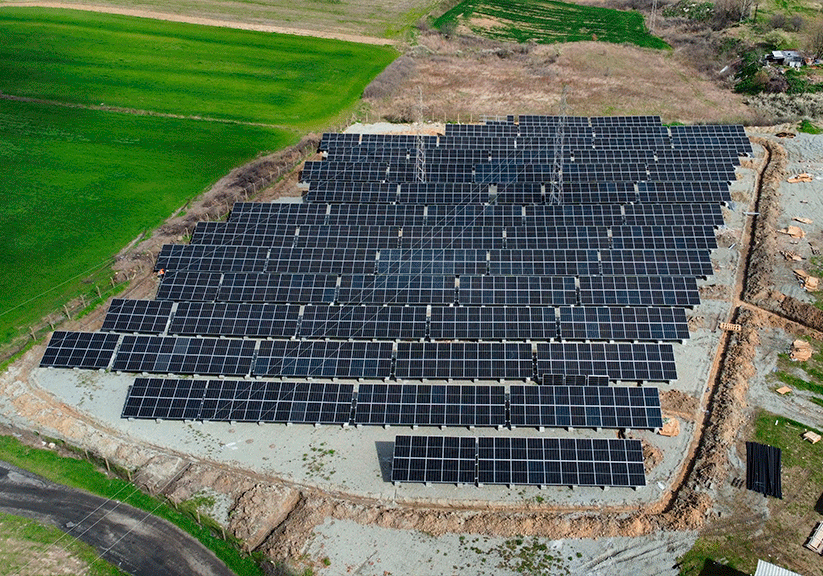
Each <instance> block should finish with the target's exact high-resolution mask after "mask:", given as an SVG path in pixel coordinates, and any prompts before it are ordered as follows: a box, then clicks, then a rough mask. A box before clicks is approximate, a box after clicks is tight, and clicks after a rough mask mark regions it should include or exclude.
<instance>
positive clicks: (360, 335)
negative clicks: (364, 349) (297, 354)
mask: <svg viewBox="0 0 823 576" xmlns="http://www.w3.org/2000/svg"><path fill="white" fill-rule="evenodd" d="M298 336H300V337H301V338H357V339H382V340H399V339H403V340H410V339H419V338H425V337H426V307H425V306H414V307H410V306H306V307H305V309H304V310H303V316H302V319H301V322H300V332H299V334H298Z"/></svg>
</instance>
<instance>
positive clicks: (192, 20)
mask: <svg viewBox="0 0 823 576" xmlns="http://www.w3.org/2000/svg"><path fill="white" fill-rule="evenodd" d="M4 6H39V7H41V8H65V9H70V10H84V11H86V12H101V13H104V14H120V15H122V16H137V17H139V18H152V19H154V20H166V21H167V22H182V23H185V24H201V25H203V26H219V27H221V28H235V29H237V30H253V31H255V32H274V33H277V34H292V35H294V36H313V37H315V38H327V39H329V40H343V41H345V42H357V43H360V44H373V45H376V46H391V45H393V44H394V43H395V42H394V40H389V39H388V38H375V37H374V36H361V35H356V34H337V33H334V32H325V31H320V30H306V29H302V28H289V27H286V26H272V25H270V24H252V23H250V22H238V21H234V20H219V19H216V18H200V17H196V16H186V15H183V14H171V13H168V12H156V11H153V10H141V9H135V8H119V7H117V6H104V5H99V4H75V3H73V2H71V3H69V2H36V1H35V2H0V8H2V7H4Z"/></svg>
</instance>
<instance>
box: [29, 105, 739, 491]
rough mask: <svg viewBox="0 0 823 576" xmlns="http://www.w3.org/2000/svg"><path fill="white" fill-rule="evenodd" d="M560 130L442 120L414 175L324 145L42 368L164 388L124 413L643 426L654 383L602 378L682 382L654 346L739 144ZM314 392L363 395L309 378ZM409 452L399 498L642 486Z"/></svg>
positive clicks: (144, 393)
mask: <svg viewBox="0 0 823 576" xmlns="http://www.w3.org/2000/svg"><path fill="white" fill-rule="evenodd" d="M559 124H560V119H559V118H558V117H550V116H521V117H519V118H515V117H509V119H508V120H506V121H498V122H493V123H487V124H481V125H448V126H447V128H446V131H445V134H442V135H439V136H425V137H424V138H423V146H424V152H423V153H424V154H425V160H426V162H425V176H424V178H421V172H420V171H419V170H418V156H419V154H420V152H419V151H418V150H417V147H416V146H417V141H416V138H415V137H414V136H408V135H371V134H363V135H358V134H326V135H324V136H323V138H322V140H321V144H320V148H319V150H320V152H322V154H323V157H322V159H320V160H313V161H310V162H307V163H306V164H305V166H304V169H303V171H302V173H301V176H300V178H301V181H302V183H303V185H304V188H306V192H305V196H304V198H303V202H302V203H271V204H263V203H255V202H245V203H238V204H236V205H235V206H234V208H233V209H232V212H231V215H230V217H229V219H228V220H227V221H226V222H207V223H200V224H199V225H198V226H197V228H196V229H195V231H194V233H193V235H192V239H191V243H190V244H188V245H168V246H164V247H163V249H162V251H161V253H160V255H159V257H158V259H157V262H156V270H157V271H158V274H159V275H160V277H161V281H160V286H159V288H158V292H157V296H156V299H155V300H151V301H141V300H134V301H130V300H122V299H118V300H114V301H113V302H112V304H111V306H110V309H109V312H108V314H107V316H106V319H105V321H104V325H103V327H102V330H101V331H100V332H98V333H92V334H84V333H65V332H57V333H55V334H54V336H53V337H52V341H51V342H50V344H49V346H48V348H47V350H46V353H45V355H44V358H43V361H42V365H43V366H50V367H78V368H96V369H111V370H117V371H123V372H133V373H147V374H156V375H166V376H168V377H167V378H138V379H137V380H136V381H135V384H134V385H133V386H132V387H131V389H130V391H129V393H128V399H127V402H126V407H125V408H124V412H123V415H124V417H134V418H152V419H204V420H206V419H214V420H236V421H249V422H254V421H260V422H268V421H271V422H306V423H338V424H339V423H352V424H383V425H390V424H403V425H413V426H416V425H426V426H431V425H440V426H451V425H460V426H466V425H468V426H501V425H513V426H535V427H544V426H562V427H570V428H574V427H578V426H586V427H595V428H607V427H622V428H631V427H639V428H642V427H647V428H657V427H659V426H660V414H659V399H658V396H657V389H656V388H649V387H628V388H626V387H612V386H609V385H608V384H609V382H610V381H611V382H615V381H627V382H663V383H665V382H669V381H671V380H674V379H676V378H677V372H676V369H675V361H674V347H673V345H672V344H670V343H669V342H679V341H682V340H684V339H686V338H688V336H689V333H688V324H687V321H686V313H685V309H686V308H691V307H694V306H696V305H697V304H699V293H698V290H697V282H696V280H697V278H704V277H707V276H709V275H711V274H712V273H713V269H712V261H711V259H710V252H711V250H713V249H715V248H716V247H717V241H716V239H715V228H716V227H718V226H721V225H723V213H722V209H721V207H722V204H723V203H726V202H729V200H730V196H729V184H730V181H731V180H734V179H735V167H736V166H737V165H738V164H739V156H740V155H744V154H750V153H751V146H750V144H749V142H748V139H747V138H746V136H745V133H744V132H743V129H742V128H741V127H739V126H677V127H671V128H670V127H666V126H663V125H662V124H661V123H660V119H659V118H657V117H654V116H642V117H614V118H583V117H580V118H565V119H564V136H563V147H562V149H557V150H555V148H554V146H555V143H556V138H555V135H556V132H557V130H558V126H559ZM556 155H559V157H558V158H557V160H558V161H559V164H560V165H561V166H562V182H559V183H558V182H557V179H558V177H559V175H558V174H557V173H555V172H554V166H555V164H556V162H555V160H556ZM556 184H559V189H561V190H562V192H561V193H560V194H559V196H558V195H556V194H554V193H553V190H556V189H557V188H558V186H556ZM175 375H195V376H198V375H202V376H207V375H208V376H221V377H234V378H241V379H235V380H224V379H222V378H221V379H219V380H200V379H194V380H191V379H179V378H174V376H175ZM333 378H351V379H358V380H359V382H358V383H357V384H341V383H337V382H330V381H327V382H324V381H314V380H311V379H321V380H329V379H333ZM282 379H291V380H295V379H296V380H295V381H293V382H284V381H281V380H282ZM302 379H309V381H303V380H302ZM443 380H446V381H452V380H454V381H457V382H454V383H452V382H448V383H447V384H441V383H440V382H439V381H443ZM475 380H476V381H484V380H485V381H507V380H509V381H511V380H514V381H520V382H523V381H541V380H542V383H543V384H542V385H540V386H537V385H533V384H528V385H525V386H524V385H522V384H511V383H509V384H506V383H505V382H499V383H497V384H483V383H472V384H466V383H465V382H466V381H475ZM415 381H417V382H415ZM507 387H509V388H507ZM507 389H508V390H509V392H508V393H507V392H506V390H507ZM414 438H417V437H414ZM420 438H422V440H414V439H413V440H411V441H409V442H410V443H407V444H403V442H405V440H403V441H400V440H399V441H398V444H397V445H396V449H397V450H400V452H399V453H397V454H396V455H395V456H396V458H395V473H394V474H393V477H394V478H395V480H397V481H401V482H403V481H421V482H442V481H449V482H452V481H459V482H476V483H504V484H507V483H529V484H583V485H618V486H639V485H642V484H643V483H644V479H643V474H642V454H641V459H640V461H639V462H640V472H639V473H638V471H637V466H636V465H637V463H638V461H637V460H636V454H635V453H636V452H637V450H636V449H635V448H634V447H632V448H631V449H629V448H628V445H627V444H625V443H623V444H619V446H617V445H616V446H617V447H616V448H615V449H614V451H613V450H612V448H611V446H610V445H609V442H610V441H606V440H602V441H600V440H594V441H591V440H588V441H582V440H577V439H568V440H562V439H561V440H558V439H548V438H528V439H512V438H480V439H479V440H475V439H465V438H463V439H448V438H440V439H438V438H434V437H420ZM521 440H522V442H521ZM469 441H471V442H469ZM417 442H422V444H420V445H418V444H415V443H417ZM581 442H582V443H581ZM592 442H594V443H602V442H605V443H606V448H602V447H600V448H595V447H593V444H592ZM598 446H599V444H598ZM421 450H422V451H423V452H424V453H425V454H428V455H427V456H426V457H425V458H424V461H421V460H420V458H419V454H420V451H421ZM455 451H456V452H455ZM455 454H457V456H455ZM420 466H422V468H420Z"/></svg>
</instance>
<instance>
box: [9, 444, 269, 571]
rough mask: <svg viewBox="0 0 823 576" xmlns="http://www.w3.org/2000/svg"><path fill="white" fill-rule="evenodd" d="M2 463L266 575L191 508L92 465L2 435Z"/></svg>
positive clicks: (239, 567) (237, 567) (230, 563)
mask: <svg viewBox="0 0 823 576" xmlns="http://www.w3.org/2000/svg"><path fill="white" fill-rule="evenodd" d="M0 460H5V461H6V462H9V463H10V464H14V465H15V466H18V467H20V468H23V469H25V470H28V471H30V472H34V473H35V474H39V475H40V476H43V477H44V478H47V479H49V480H51V481H53V482H58V483H60V484H65V485H66V486H71V487H72V488H78V489H81V490H86V491H88V492H91V493H92V494H97V495H98V496H102V497H104V498H110V499H112V500H117V501H120V502H124V503H126V504H129V505H131V506H134V507H135V508H139V509H141V510H145V511H147V512H151V513H152V514H154V515H155V516H159V517H160V518H163V519H165V520H168V521H169V522H171V523H172V524H174V525H176V526H177V527H178V528H180V529H182V530H184V531H185V532H187V533H189V534H191V535H192V536H194V537H195V538H197V540H199V541H200V542H201V543H202V544H203V545H204V546H205V547H206V548H208V549H209V550H211V551H212V552H214V554H215V555H216V556H217V557H218V558H220V560H222V561H223V562H224V563H225V564H226V565H227V566H228V567H229V568H230V569H231V570H233V571H234V572H235V573H236V574H238V576H261V575H262V574H263V571H262V570H261V568H260V566H259V564H258V562H257V561H256V559H255V558H254V557H252V556H248V555H245V554H242V553H241V552H240V549H239V546H238V544H237V543H236V542H234V541H226V540H223V539H222V538H221V537H220V536H218V533H217V532H216V531H215V529H214V528H213V527H212V528H209V527H205V526H202V525H200V524H198V523H197V521H196V520H195V519H194V518H193V517H192V511H191V510H189V507H186V506H183V507H182V509H181V510H177V509H175V508H173V507H172V506H170V505H168V504H166V503H165V502H164V501H162V500H159V499H157V498H154V497H152V496H149V495H147V494H144V493H143V492H141V491H140V490H139V489H138V488H137V487H136V486H134V485H133V484H131V483H130V482H127V481H126V480H122V479H120V478H112V477H109V476H107V475H106V474H104V473H102V472H100V471H99V470H98V469H97V467H96V466H94V465H93V464H91V463H90V462H87V461H84V460H76V459H74V458H65V457H62V456H59V455H57V454H55V453H54V452H51V451H49V450H42V449H39V448H32V447H29V446H26V445H24V444H22V443H21V442H20V441H19V440H17V439H16V438H13V437H11V436H0Z"/></svg>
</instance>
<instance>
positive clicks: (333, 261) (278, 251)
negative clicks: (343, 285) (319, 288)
mask: <svg viewBox="0 0 823 576" xmlns="http://www.w3.org/2000/svg"><path fill="white" fill-rule="evenodd" d="M376 256H377V250H362V249H359V248H272V249H271V250H270V252H269V257H268V260H267V261H266V270H265V271H266V272H272V273H289V274H371V273H373V272H374V268H375V257H376ZM261 271H262V270H261Z"/></svg>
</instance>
